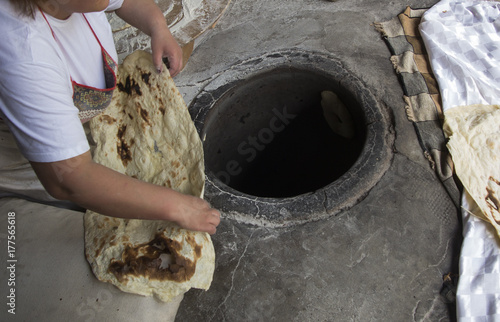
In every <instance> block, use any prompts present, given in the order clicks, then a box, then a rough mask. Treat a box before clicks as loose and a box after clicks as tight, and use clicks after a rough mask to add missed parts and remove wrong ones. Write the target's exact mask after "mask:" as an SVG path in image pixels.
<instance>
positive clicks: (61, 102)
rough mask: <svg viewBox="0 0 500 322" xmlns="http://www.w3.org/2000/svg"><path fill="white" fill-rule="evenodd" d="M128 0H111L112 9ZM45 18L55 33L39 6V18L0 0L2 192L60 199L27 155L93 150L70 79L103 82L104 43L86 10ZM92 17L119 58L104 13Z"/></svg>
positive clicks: (38, 157)
mask: <svg viewBox="0 0 500 322" xmlns="http://www.w3.org/2000/svg"><path fill="white" fill-rule="evenodd" d="M122 3H123V0H111V1H110V3H109V6H108V8H107V10H115V9H117V8H119V7H121V5H122ZM46 17H47V19H48V21H49V23H50V25H51V27H52V29H53V30H54V33H55V38H54V36H53V35H52V32H51V30H50V28H49V25H48V24H47V22H46V21H45V19H44V18H43V16H42V15H41V13H40V12H39V11H38V12H37V14H36V16H35V19H31V18H29V17H20V16H19V15H18V14H17V12H16V11H15V9H14V8H12V6H11V4H10V2H9V1H1V2H0V30H2V32H1V33H0V117H1V118H2V119H3V120H0V197H4V196H11V195H22V196H25V197H28V198H31V199H35V200H40V201H51V202H52V201H55V199H53V198H52V197H51V196H49V195H48V194H47V193H46V192H45V190H44V188H43V186H42V185H41V183H40V181H39V180H38V179H37V177H36V175H35V173H34V172H33V169H32V168H31V166H30V165H29V163H28V160H27V159H26V158H28V159H29V160H31V161H39V162H51V161H59V160H64V159H68V158H71V157H74V156H77V155H79V154H82V153H84V152H86V151H88V149H89V144H88V141H87V136H86V134H85V131H84V129H83V127H82V124H81V122H80V119H79V118H78V109H77V108H76V107H75V106H74V105H73V100H72V94H73V92H72V86H71V77H72V78H73V80H74V81H76V82H78V83H80V84H85V85H89V86H92V87H97V88H103V87H104V74H103V69H102V68H103V67H102V56H101V48H100V46H99V44H98V42H97V40H96V38H95V37H94V35H93V34H92V31H91V29H90V28H89V26H88V24H87V22H86V21H85V20H84V18H83V16H82V15H81V14H74V15H72V16H71V17H70V18H68V19H67V20H64V21H63V20H58V19H55V18H53V17H51V16H49V15H46ZM86 17H87V19H88V20H89V23H90V24H91V26H92V28H93V29H94V31H95V32H96V34H97V36H98V38H99V40H100V42H101V44H102V45H103V46H104V48H105V49H106V51H107V52H108V53H109V54H110V55H111V56H112V57H114V59H117V55H116V50H115V47H114V42H113V36H112V33H111V28H110V26H109V23H108V22H107V19H106V15H105V13H104V12H98V13H89V14H86ZM56 39H57V41H56ZM6 123H7V124H6ZM6 125H9V129H7V126H6ZM16 143H17V144H16Z"/></svg>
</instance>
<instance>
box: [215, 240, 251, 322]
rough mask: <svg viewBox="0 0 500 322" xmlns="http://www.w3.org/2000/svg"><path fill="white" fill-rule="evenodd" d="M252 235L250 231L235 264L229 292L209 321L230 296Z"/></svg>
mask: <svg viewBox="0 0 500 322" xmlns="http://www.w3.org/2000/svg"><path fill="white" fill-rule="evenodd" d="M254 233H255V230H254V231H252V233H251V234H250V237H248V240H247V243H246V245H245V249H244V250H243V253H242V254H241V256H240V257H239V258H238V262H237V263H236V267H235V268H234V270H233V271H232V273H231V286H230V287H229V291H228V292H227V294H226V296H225V297H224V300H223V301H222V302H221V303H220V304H219V306H217V309H216V310H215V312H214V314H213V315H212V317H211V318H210V321H212V320H213V319H214V318H215V315H216V314H217V311H219V310H220V308H221V307H222V306H223V305H224V304H225V303H226V301H227V300H228V298H229V297H230V296H231V293H232V291H233V287H234V275H235V274H236V271H237V270H238V268H239V266H240V263H241V260H242V259H243V257H245V254H246V252H247V249H248V246H249V245H250V241H251V240H252V237H253V234H254Z"/></svg>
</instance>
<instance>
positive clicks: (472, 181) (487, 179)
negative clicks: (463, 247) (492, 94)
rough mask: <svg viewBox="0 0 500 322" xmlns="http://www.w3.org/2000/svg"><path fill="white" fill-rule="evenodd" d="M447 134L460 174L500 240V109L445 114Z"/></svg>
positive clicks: (491, 107) (487, 107) (489, 107)
mask: <svg viewBox="0 0 500 322" xmlns="http://www.w3.org/2000/svg"><path fill="white" fill-rule="evenodd" d="M444 131H445V134H446V135H447V136H448V137H449V142H448V144H447V146H448V149H449V150H450V154H451V156H452V159H453V163H454V165H455V168H456V173H457V176H458V178H459V179H460V181H461V182H462V184H463V185H464V188H465V189H466V190H467V192H468V193H469V194H470V195H471V197H472V198H473V199H474V201H475V202H476V203H477V205H478V207H479V208H480V210H481V211H480V212H478V211H475V212H474V214H475V215H476V216H478V217H480V218H482V219H483V220H486V221H488V222H490V223H491V224H492V225H493V226H494V227H495V229H496V231H497V234H498V235H499V236H500V212H499V211H500V106H498V105H471V106H461V107H453V108H451V109H448V110H447V111H446V112H445V124H444Z"/></svg>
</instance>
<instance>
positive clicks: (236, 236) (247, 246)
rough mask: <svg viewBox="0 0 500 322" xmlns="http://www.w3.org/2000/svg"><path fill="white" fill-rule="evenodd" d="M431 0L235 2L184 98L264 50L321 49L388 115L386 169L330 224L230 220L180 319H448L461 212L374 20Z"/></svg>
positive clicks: (186, 76)
mask: <svg viewBox="0 0 500 322" xmlns="http://www.w3.org/2000/svg"><path fill="white" fill-rule="evenodd" d="M436 2H437V1H429V0H426V1H405V0H399V1H380V0H364V1H361V0H338V1H335V2H330V1H321V0H301V1H299V0H286V1H284V0H281V1H278V0H272V1H264V0H233V1H232V3H231V4H230V5H229V7H228V8H227V11H226V13H225V14H224V16H223V17H222V19H221V20H220V21H219V22H218V24H217V25H216V26H215V28H214V29H212V30H209V31H208V32H206V33H205V34H204V35H203V36H202V37H201V38H198V39H197V40H196V43H195V50H194V52H193V55H192V57H191V59H190V60H189V62H188V64H187V66H186V68H185V69H184V71H183V72H182V73H181V74H180V75H179V76H177V77H176V79H175V80H176V83H177V85H178V87H179V89H180V91H181V93H183V95H184V97H185V99H186V102H187V103H188V104H189V103H190V102H191V101H192V100H193V99H194V98H195V97H196V95H197V94H198V93H199V92H200V90H201V89H202V88H203V87H204V86H206V85H207V84H208V83H210V81H211V80H212V79H214V78H215V77H216V76H217V75H219V74H220V73H222V72H224V71H225V70H226V69H229V68H231V66H232V65H234V64H237V63H238V62H240V61H243V60H246V59H250V58H252V57H255V56H259V55H261V54H263V53H267V52H272V51H277V50H282V49H287V48H302V49H304V50H314V51H319V52H327V53H329V54H332V55H334V56H335V57H337V58H338V59H339V60H341V61H342V62H343V63H344V66H345V68H346V69H349V70H350V71H351V72H352V73H353V74H355V75H356V76H357V77H359V78H360V79H362V80H363V81H364V82H365V83H366V85H367V86H368V88H369V89H370V90H371V91H372V93H373V94H374V95H375V96H376V97H377V98H378V100H379V102H380V103H381V104H384V105H385V106H387V107H389V108H390V109H391V110H392V113H393V117H394V128H395V132H396V140H395V144H394V151H395V154H394V159H393V161H392V164H391V166H390V168H389V170H388V171H387V172H386V174H385V175H384V176H383V177H382V179H381V180H380V181H379V183H378V184H377V185H376V186H375V187H374V188H373V189H372V190H371V192H370V193H369V195H368V196H367V197H366V198H365V199H364V200H363V201H361V202H360V203H359V204H357V205H355V206H354V207H352V208H351V209H349V210H348V211H345V212H343V213H341V214H340V215H339V216H335V217H332V218H329V219H325V220H321V221H317V222H313V223H308V224H304V225H299V226H293V227H289V228H273V229H271V228H263V227H257V226H251V225H247V224H242V223H238V222H236V221H233V220H229V219H225V220H222V223H221V225H220V227H219V229H218V232H217V234H216V235H215V236H214V237H213V241H214V245H215V249H216V254H217V261H216V272H215V276H214V282H213V284H212V287H211V288H210V290H209V291H207V292H204V291H197V290H191V291H190V292H188V293H187V294H186V296H185V298H184V300H183V302H182V303H181V307H180V310H179V312H178V315H177V320H178V321H370V320H379V321H449V320H453V319H454V307H453V305H447V304H446V303H445V301H444V299H443V298H442V297H441V296H440V290H441V287H442V282H443V275H444V274H446V273H448V272H450V271H454V272H457V268H456V259H457V255H458V250H459V248H458V247H459V243H460V238H461V235H460V227H459V222H458V216H457V210H456V208H455V207H454V204H453V202H452V200H450V199H449V197H448V195H447V193H446V191H445V190H444V189H443V187H442V186H441V184H440V182H439V180H438V179H437V177H436V175H435V174H434V172H433V171H432V170H431V168H430V167H429V164H428V162H427V160H426V159H425V158H424V157H423V154H422V151H421V149H420V147H419V145H418V142H417V138H416V135H415V132H414V129H413V126H412V124H411V123H410V122H408V121H407V119H406V116H405V112H404V102H403V100H402V95H403V92H402V89H401V86H400V84H399V83H398V79H397V77H396V74H395V73H394V71H393V68H392V65H391V63H390V61H389V57H390V53H389V51H388V49H387V47H386V45H385V43H384V41H383V40H382V39H381V37H380V35H379V33H378V32H376V31H375V29H374V28H373V26H372V23H373V22H376V21H378V22H382V21H386V20H389V19H391V18H393V17H394V16H396V15H397V14H399V13H401V12H402V11H403V10H404V9H405V8H406V6H412V7H413V8H423V7H430V6H432V5H433V4H435V3H436Z"/></svg>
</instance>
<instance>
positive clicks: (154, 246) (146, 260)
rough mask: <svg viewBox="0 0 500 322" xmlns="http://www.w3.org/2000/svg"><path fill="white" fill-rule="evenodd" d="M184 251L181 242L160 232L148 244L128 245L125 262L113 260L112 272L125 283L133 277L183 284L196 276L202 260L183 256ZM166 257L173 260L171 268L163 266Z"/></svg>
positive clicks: (124, 256)
mask: <svg viewBox="0 0 500 322" xmlns="http://www.w3.org/2000/svg"><path fill="white" fill-rule="evenodd" d="M181 249H182V245H181V244H180V243H179V242H178V241H175V240H172V239H170V238H168V237H165V236H163V235H162V234H161V233H158V234H156V236H155V238H154V239H153V240H151V241H150V242H148V243H143V244H139V245H137V246H133V245H130V244H128V245H125V249H124V251H123V253H122V258H121V260H116V259H113V260H111V263H110V265H109V267H108V271H109V272H110V273H112V274H113V275H114V276H115V277H116V279H117V280H118V281H120V282H121V283H124V284H126V283H127V281H128V280H129V277H132V276H137V277H138V276H143V277H146V278H148V279H154V280H159V281H174V282H179V283H182V282H185V281H189V280H190V279H191V277H193V275H194V273H195V270H196V261H197V258H198V257H197V258H196V259H195V260H194V261H192V260H190V259H189V258H186V257H184V256H182V255H181V254H180V253H179V251H180V250H181ZM162 254H167V255H169V256H170V257H171V263H170V264H169V265H168V267H163V266H164V265H162V259H161V258H160V256H161V255H162Z"/></svg>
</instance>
